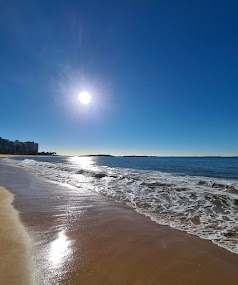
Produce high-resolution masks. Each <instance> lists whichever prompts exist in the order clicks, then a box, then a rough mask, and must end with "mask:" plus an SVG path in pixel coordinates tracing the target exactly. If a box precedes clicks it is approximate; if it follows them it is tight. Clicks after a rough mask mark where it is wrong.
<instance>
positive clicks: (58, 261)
mask: <svg viewBox="0 0 238 285" xmlns="http://www.w3.org/2000/svg"><path fill="white" fill-rule="evenodd" d="M70 243H71V242H70V241H69V240H68V238H67V236H66V235H65V231H62V232H60V233H59V235H58V237H57V239H55V240H54V241H53V242H52V243H51V245H50V249H49V261H50V265H51V266H52V267H53V268H55V267H61V266H62V265H63V264H64V263H65V262H67V261H68V259H69V256H70V255H71V249H70Z"/></svg>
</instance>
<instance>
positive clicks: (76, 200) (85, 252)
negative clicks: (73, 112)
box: [0, 163, 238, 285]
mask: <svg viewBox="0 0 238 285" xmlns="http://www.w3.org/2000/svg"><path fill="white" fill-rule="evenodd" d="M0 179H1V180H0V184H1V185H4V186H5V187H6V188H7V189H10V190H11V192H13V193H16V195H17V199H16V202H15V203H14V206H16V209H18V210H19V211H20V212H21V219H22V221H23V223H24V224H25V225H27V228H29V229H30V232H31V235H32V240H33V244H32V250H33V257H34V258H33V259H34V261H31V260H30V259H28V262H29V263H28V265H30V262H32V264H33V267H34V268H35V269H36V271H37V272H36V273H37V274H38V275H37V276H36V278H37V280H38V282H37V283H36V284H54V282H55V281H56V280H58V283H60V284H61V282H62V284H81V283H82V284H84V285H87V284H88V285H92V284H99V285H104V284H112V285H117V284H118V285H119V284H125V285H127V284H128V285H132V284H134V285H139V284H141V285H142V284H143V285H146V284H148V285H152V284H154V285H156V284H163V285H172V284H175V283H176V284H179V285H182V284H183V285H190V284H217V285H218V284H221V285H222V284H224V283H225V282H227V283H229V284H236V283H237V282H238V272H237V265H238V256H237V255H235V254H233V253H231V252H229V251H227V250H226V249H224V248H221V247H218V246H217V245H215V244H213V243H212V242H211V241H208V240H203V239H201V238H199V237H197V236H193V235H190V234H188V233H186V232H182V231H179V230H175V229H172V228H170V227H168V226H163V225H159V224H157V223H156V222H154V221H152V220H151V219H150V218H149V217H147V216H145V215H142V214H140V213H138V212H136V211H135V209H134V208H131V207H129V206H128V205H126V204H124V203H118V202H116V201H113V200H112V199H109V198H108V197H105V196H103V195H99V194H97V193H94V192H90V191H89V192H87V191H84V188H83V187H80V188H76V187H73V186H72V187H68V186H63V185H58V184H54V183H51V182H50V181H46V180H44V179H41V178H40V177H37V176H35V175H32V173H30V172H29V171H27V170H26V169H24V168H19V167H14V166H13V165H11V166H10V165H8V164H6V163H4V164H2V168H0ZM1 181H3V182H1ZM6 193H7V195H8V196H7V197H9V195H10V197H11V199H10V200H8V203H7V205H8V207H10V208H11V209H12V210H15V209H14V208H13V206H12V205H11V203H12V201H13V197H14V195H13V194H11V193H10V192H8V191H7V192H6ZM5 204H6V202H5ZM0 207H1V204H0ZM5 213H6V211H5ZM8 215H9V214H8ZM15 215H16V217H17V219H16V223H15V224H14V226H17V225H18V226H19V223H20V221H19V218H18V212H17V211H16V210H15ZM0 217H1V216H0ZM23 237H24V235H23ZM24 240H25V241H26V240H27V239H24V238H23V241H24ZM4 247H5V246H4ZM25 253H26V252H25ZM25 253H24V254H25ZM24 256H27V255H26V254H25V255H24ZM18 257H20V258H22V259H23V260H24V257H22V256H20V254H18ZM22 259H21V260H22ZM24 263H25V260H24ZM22 265H24V266H25V267H27V266H26V264H22ZM30 268H31V267H30V266H28V267H27V268H26V271H25V272H26V273H27V272H29V271H30ZM10 270H11V268H10ZM34 272H35V271H34ZM27 277H30V274H29V275H28V276H27ZM34 280H35V276H34ZM45 282H48V283H45ZM5 284H31V283H30V280H29V283H27V282H26V280H25V279H24V283H19V280H17V282H15V283H14V282H13V283H7V282H5Z"/></svg>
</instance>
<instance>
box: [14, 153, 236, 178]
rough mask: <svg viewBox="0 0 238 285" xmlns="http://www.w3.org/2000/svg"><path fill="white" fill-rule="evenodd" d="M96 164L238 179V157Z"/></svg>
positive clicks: (121, 159) (134, 159)
mask: <svg viewBox="0 0 238 285" xmlns="http://www.w3.org/2000/svg"><path fill="white" fill-rule="evenodd" d="M14 159H17V160H24V159H25V158H21V157H19V158H14ZM33 159H34V160H36V161H42V162H54V163H63V162H66V161H67V160H68V158H67V157H34V158H33ZM92 159H93V160H94V162H95V164H97V165H100V166H109V167H122V168H131V169H141V170H155V171H156V170H157V171H161V172H168V173H173V174H178V175H191V176H205V177H214V178H226V179H238V157H92Z"/></svg>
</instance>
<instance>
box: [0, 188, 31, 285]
mask: <svg viewBox="0 0 238 285" xmlns="http://www.w3.org/2000/svg"><path fill="white" fill-rule="evenodd" d="M13 200H14V195H13V194H11V193H10V192H9V191H7V190H6V189H5V188H3V187H1V186H0V284H4V285H8V284H14V285H15V284H17V285H21V284H22V285H23V284H24V285H27V284H32V280H31V270H30V258H29V256H30V255H29V251H30V249H29V237H28V236H27V233H26V231H25V229H24V227H23V225H22V224H21V222H20V220H19V214H18V212H17V211H16V210H15V209H14V207H13V206H12V202H13Z"/></svg>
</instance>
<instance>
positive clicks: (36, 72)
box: [0, 0, 238, 155]
mask: <svg viewBox="0 0 238 285" xmlns="http://www.w3.org/2000/svg"><path fill="white" fill-rule="evenodd" d="M237 13H238V2H237V1H209V0H207V1H170V0H164V1H159V0H158V1H154V0H145V1H139V0H137V1H130V0H127V1H112V0H110V1H104V0H101V1H90V0H87V1H73V0H67V1H60V0H58V1H53V0H51V1H43V0H41V1H25V0H22V1H5V0H0V58H1V62H0V63H1V64H0V78H1V80H0V105H1V111H0V136H2V137H3V138H8V139H12V140H15V139H19V140H23V141H25V140H34V141H36V142H39V143H40V150H45V151H57V152H58V153H60V154H86V153H94V154H95V153H111V154H142V155H238V143H237V142H238V84H237V78H238V53H237V51H238V37H237V35H238V17H237ZM81 90H87V91H88V92H90V93H91V96H92V101H91V103H90V104H89V105H82V104H80V102H79V100H78V94H79V92H80V91H81Z"/></svg>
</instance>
